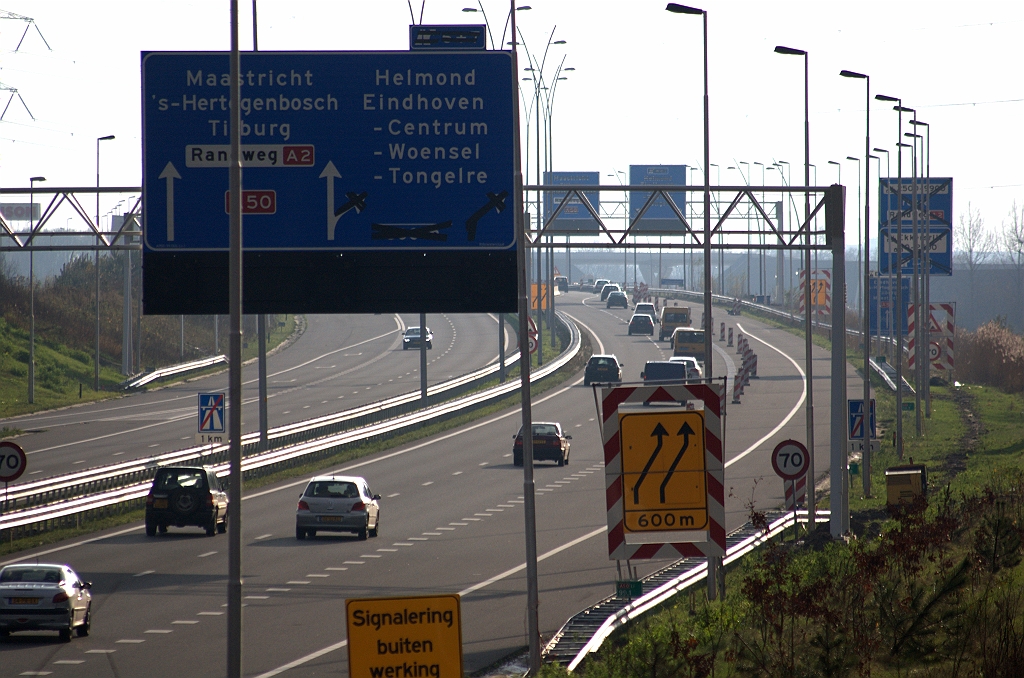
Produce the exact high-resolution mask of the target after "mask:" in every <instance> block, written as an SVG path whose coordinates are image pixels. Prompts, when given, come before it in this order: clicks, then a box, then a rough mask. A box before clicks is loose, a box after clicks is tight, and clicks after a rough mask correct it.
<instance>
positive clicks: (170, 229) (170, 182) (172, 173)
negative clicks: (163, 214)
mask: <svg viewBox="0 0 1024 678" xmlns="http://www.w3.org/2000/svg"><path fill="white" fill-rule="evenodd" d="M158 178H160V179H167V242H174V180H175V179H180V178H181V175H180V174H178V170H176V169H175V168H174V163H173V162H168V163H167V164H166V165H165V166H164V171H163V172H161V173H160V176H159V177H158Z"/></svg>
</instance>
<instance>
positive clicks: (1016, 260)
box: [998, 200, 1024, 330]
mask: <svg viewBox="0 0 1024 678" xmlns="http://www.w3.org/2000/svg"><path fill="white" fill-rule="evenodd" d="M1008 216H1009V220H1004V221H1003V228H1002V231H1001V232H1000V233H999V243H998V244H999V246H1000V249H1001V250H1002V251H1003V252H1004V253H1005V254H1006V258H1007V259H1008V260H1009V262H1010V264H1011V265H1012V266H1013V268H1014V273H1015V275H1014V283H1015V284H1016V287H1017V297H1016V298H1017V300H1018V304H1017V319H1016V320H1017V329H1018V330H1021V329H1024V303H1022V302H1020V300H1021V299H1024V294H1022V292H1024V205H1020V206H1018V205H1017V201H1016V200H1014V201H1013V207H1011V208H1010V213H1009V215H1008Z"/></svg>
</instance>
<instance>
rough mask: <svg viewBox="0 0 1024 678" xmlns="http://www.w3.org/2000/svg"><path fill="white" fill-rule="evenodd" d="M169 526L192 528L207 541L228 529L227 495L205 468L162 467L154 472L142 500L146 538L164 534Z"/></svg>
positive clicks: (213, 474)
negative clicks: (154, 474)
mask: <svg viewBox="0 0 1024 678" xmlns="http://www.w3.org/2000/svg"><path fill="white" fill-rule="evenodd" d="M170 525H174V526H175V527H185V526H186V525H194V526H195V527H202V528H205V529H206V534H207V535H208V536H210V537H212V536H213V535H215V534H216V533H217V532H220V533H222V534H223V533H224V532H226V531H227V529H228V495H227V494H226V493H225V492H224V491H223V490H222V489H221V487H220V482H219V481H218V480H217V473H216V472H215V471H214V470H213V468H211V467H209V466H165V467H163V468H159V469H157V472H156V477H155V478H154V479H153V487H152V489H150V491H149V496H148V497H146V534H147V535H149V536H150V537H154V536H156V533H157V530H160V532H161V533H163V532H167V528H168V526H170Z"/></svg>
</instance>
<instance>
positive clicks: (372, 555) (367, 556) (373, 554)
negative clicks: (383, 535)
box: [359, 553, 380, 558]
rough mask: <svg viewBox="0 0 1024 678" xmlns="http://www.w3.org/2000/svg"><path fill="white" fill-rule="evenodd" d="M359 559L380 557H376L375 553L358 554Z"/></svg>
mask: <svg viewBox="0 0 1024 678" xmlns="http://www.w3.org/2000/svg"><path fill="white" fill-rule="evenodd" d="M359 557H360V558H380V556H378V555H377V554H376V553H361V554H359Z"/></svg>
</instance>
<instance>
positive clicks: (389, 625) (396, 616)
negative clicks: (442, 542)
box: [345, 594, 462, 678]
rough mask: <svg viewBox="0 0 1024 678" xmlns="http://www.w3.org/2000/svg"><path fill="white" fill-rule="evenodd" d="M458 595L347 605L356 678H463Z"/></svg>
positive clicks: (366, 600) (352, 668)
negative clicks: (420, 677) (412, 677)
mask: <svg viewBox="0 0 1024 678" xmlns="http://www.w3.org/2000/svg"><path fill="white" fill-rule="evenodd" d="M459 601H460V599H459V596H458V595H454V594H452V595H440V596H412V597H408V598H351V599H349V600H347V601H345V616H346V622H347V626H348V675H349V676H351V677H352V678H404V677H405V676H417V677H419V676H423V677H425V678H462V622H461V615H460V607H459Z"/></svg>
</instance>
